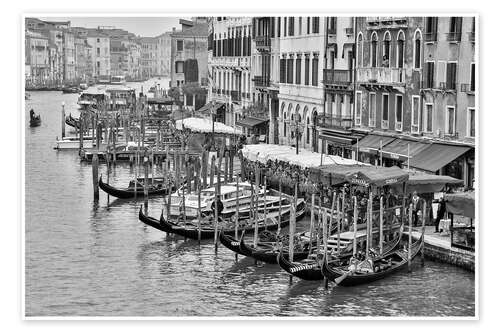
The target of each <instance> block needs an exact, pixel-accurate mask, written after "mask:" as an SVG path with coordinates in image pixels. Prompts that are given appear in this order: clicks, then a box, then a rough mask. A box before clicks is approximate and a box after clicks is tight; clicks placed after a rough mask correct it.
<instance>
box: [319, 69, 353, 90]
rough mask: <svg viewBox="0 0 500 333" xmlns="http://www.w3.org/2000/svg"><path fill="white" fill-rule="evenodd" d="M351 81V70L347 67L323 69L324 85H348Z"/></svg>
mask: <svg viewBox="0 0 500 333" xmlns="http://www.w3.org/2000/svg"><path fill="white" fill-rule="evenodd" d="M351 82H352V75H351V71H349V70H347V69H324V70H323V83H324V84H325V85H340V86H349V85H350V84H351Z"/></svg>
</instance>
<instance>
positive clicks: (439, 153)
mask: <svg viewBox="0 0 500 333" xmlns="http://www.w3.org/2000/svg"><path fill="white" fill-rule="evenodd" d="M471 149H472V147H469V146H458V145H446V144H441V143H433V144H431V145H429V146H428V147H426V149H424V150H421V151H419V152H418V153H415V154H412V157H411V160H410V167H411V168H416V169H420V170H425V171H430V172H436V171H438V170H439V169H441V168H442V167H444V166H445V165H447V164H448V163H450V162H452V161H454V160H456V159H457V158H458V157H460V156H462V155H463V154H465V153H466V152H468V151H469V150H471Z"/></svg>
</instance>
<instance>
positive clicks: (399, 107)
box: [394, 95, 403, 131]
mask: <svg viewBox="0 0 500 333" xmlns="http://www.w3.org/2000/svg"><path fill="white" fill-rule="evenodd" d="M394 129H395V130H396V131H402V130H403V95H396V121H395V123H394Z"/></svg>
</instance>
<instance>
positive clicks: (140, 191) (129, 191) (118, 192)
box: [99, 176, 166, 199]
mask: <svg viewBox="0 0 500 333" xmlns="http://www.w3.org/2000/svg"><path fill="white" fill-rule="evenodd" d="M141 179H142V178H139V179H138V181H137V193H135V191H134V182H135V181H131V182H130V184H129V187H128V188H126V189H119V188H116V187H114V186H111V185H109V184H107V183H104V182H103V181H102V176H101V177H99V187H100V188H101V190H103V191H104V192H106V193H108V194H109V195H111V196H113V197H116V198H120V199H130V198H134V197H135V196H137V197H142V196H144V186H143V183H142V182H141ZM150 181H151V178H150ZM163 194H166V188H165V187H163V185H162V183H161V182H158V184H157V185H155V186H151V185H150V186H149V190H148V196H153V195H163Z"/></svg>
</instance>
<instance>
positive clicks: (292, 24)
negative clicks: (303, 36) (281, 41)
mask: <svg viewBox="0 0 500 333" xmlns="http://www.w3.org/2000/svg"><path fill="white" fill-rule="evenodd" d="M294 30H295V18H294V17H289V18H288V36H293V35H294V33H295V31H294Z"/></svg>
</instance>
